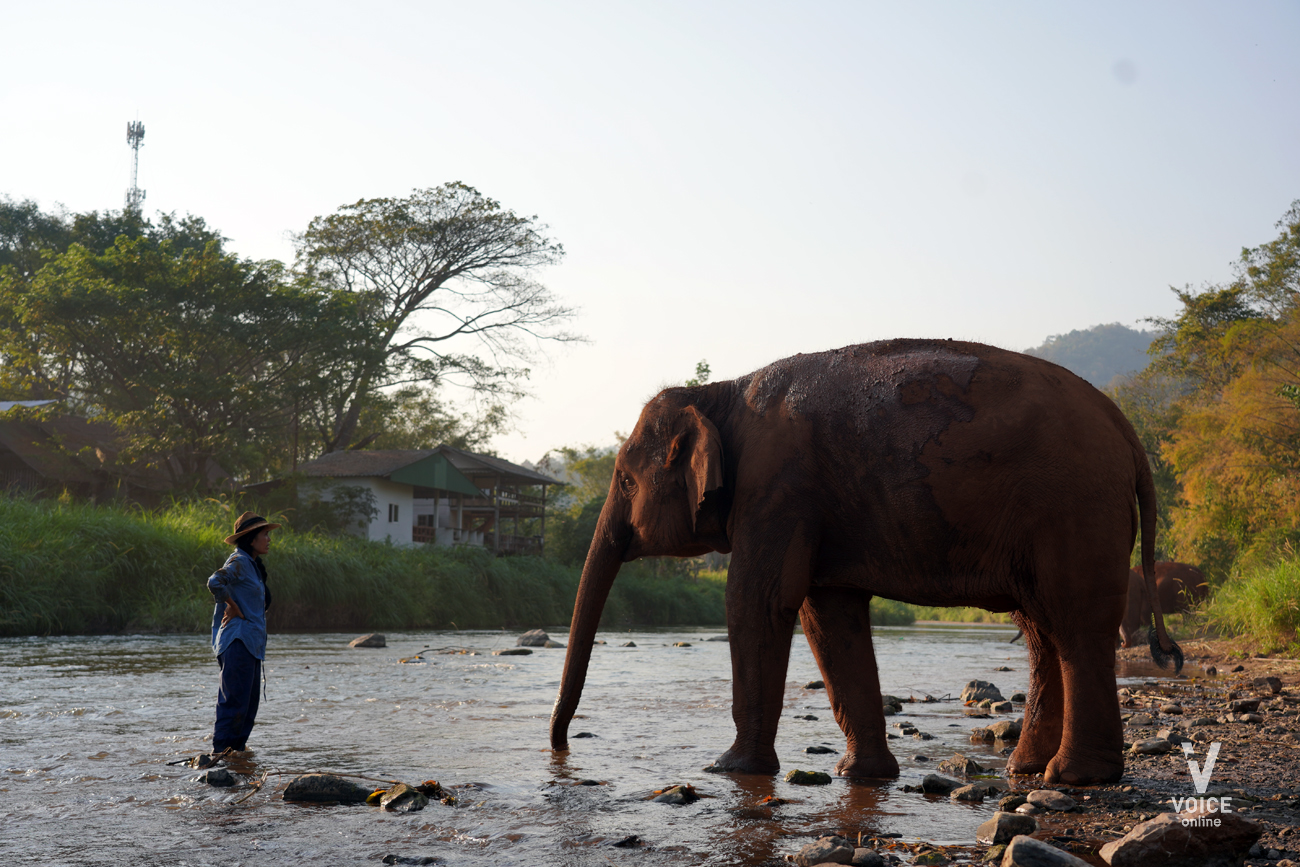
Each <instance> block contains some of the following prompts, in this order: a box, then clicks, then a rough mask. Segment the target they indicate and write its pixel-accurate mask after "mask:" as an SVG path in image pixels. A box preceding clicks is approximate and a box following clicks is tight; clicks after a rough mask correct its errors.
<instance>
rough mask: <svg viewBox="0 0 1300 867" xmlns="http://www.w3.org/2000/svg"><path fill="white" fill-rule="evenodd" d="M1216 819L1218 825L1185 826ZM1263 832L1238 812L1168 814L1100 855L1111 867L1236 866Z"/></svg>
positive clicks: (1106, 847) (1105, 847) (1144, 825)
mask: <svg viewBox="0 0 1300 867" xmlns="http://www.w3.org/2000/svg"><path fill="white" fill-rule="evenodd" d="M1215 819H1218V820H1219V827H1217V828H1216V827H1214V826H1213V825H1186V826H1185V825H1183V822H1184V821H1187V822H1195V821H1198V820H1200V821H1205V820H1209V821H1211V822H1212V821H1214V820H1215ZM1261 833H1262V829H1261V828H1260V826H1259V825H1257V824H1255V823H1254V822H1252V821H1251V820H1250V819H1247V818H1245V817H1244V816H1240V815H1238V814H1236V813H1195V812H1187V813H1178V814H1173V813H1165V814H1163V815H1160V816H1157V817H1155V818H1154V819H1152V820H1151V821H1149V822H1143V823H1142V824H1141V825H1138V826H1137V827H1136V828H1134V829H1133V830H1132V831H1130V832H1128V834H1126V835H1125V836H1124V837H1123V838H1122V839H1120V840H1116V841H1114V842H1113V843H1107V844H1106V845H1105V846H1102V847H1101V853H1100V854H1101V857H1102V859H1103V860H1105V862H1106V863H1107V864H1109V865H1111V867H1145V865H1149V864H1159V865H1161V867H1230V865H1231V867H1235V865H1237V864H1240V863H1241V862H1242V860H1243V859H1244V858H1245V857H1246V856H1247V854H1248V853H1249V852H1250V847H1251V846H1253V845H1254V844H1255V841H1256V840H1258V839H1259V837H1260V834H1261Z"/></svg>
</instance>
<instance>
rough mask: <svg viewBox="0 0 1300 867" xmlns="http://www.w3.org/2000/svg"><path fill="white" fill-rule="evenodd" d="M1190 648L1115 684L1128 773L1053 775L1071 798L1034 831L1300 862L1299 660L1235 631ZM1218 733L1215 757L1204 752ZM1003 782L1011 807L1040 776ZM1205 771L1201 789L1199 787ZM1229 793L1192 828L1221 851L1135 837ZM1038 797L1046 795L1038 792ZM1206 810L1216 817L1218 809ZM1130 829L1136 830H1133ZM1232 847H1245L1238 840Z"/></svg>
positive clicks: (910, 847)
mask: <svg viewBox="0 0 1300 867" xmlns="http://www.w3.org/2000/svg"><path fill="white" fill-rule="evenodd" d="M1183 649H1184V651H1185V653H1186V654H1187V661H1186V665H1185V666H1184V669H1183V674H1182V675H1181V676H1179V677H1176V678H1158V679H1156V678H1153V679H1150V680H1147V681H1146V682H1145V683H1143V684H1142V685H1141V686H1139V687H1129V688H1126V689H1121V690H1120V692H1119V695H1120V703H1121V712H1122V715H1123V717H1124V726H1125V741H1126V742H1127V744H1128V746H1127V749H1128V750H1129V753H1128V755H1127V756H1126V764H1125V773H1124V778H1123V779H1122V780H1120V782H1118V783H1116V784H1113V785H1106V786H1088V787H1069V786H1053V787H1050V788H1051V789H1054V790H1055V791H1057V792H1059V793H1061V794H1064V795H1066V796H1068V797H1069V798H1070V799H1071V800H1072V801H1073V802H1074V806H1073V807H1072V808H1069V809H1067V810H1065V811H1058V810H1055V809H1051V808H1050V807H1049V808H1047V809H1040V810H1037V811H1031V812H1032V813H1033V818H1034V819H1035V820H1036V823H1037V829H1036V830H1035V831H1034V832H1033V835H1032V836H1033V837H1034V838H1036V839H1037V840H1040V841H1043V842H1046V843H1048V844H1050V845H1051V846H1053V847H1055V849H1056V850H1057V851H1061V852H1065V853H1069V854H1071V855H1073V856H1074V857H1075V858H1077V859H1079V860H1080V861H1082V862H1083V863H1087V864H1093V865H1106V864H1110V865H1119V864H1135V865H1136V864H1152V865H1156V864H1174V863H1178V864H1183V863H1186V864H1188V865H1193V864H1206V863H1216V864H1217V863H1222V864H1240V863H1243V861H1244V863H1245V864H1246V865H1247V867H1265V865H1267V867H1273V865H1277V867H1293V865H1296V864H1300V827H1298V826H1300V723H1298V722H1297V713H1298V712H1300V661H1297V660H1292V659H1281V658H1270V657H1264V656H1259V655H1255V654H1250V653H1248V652H1244V651H1242V650H1241V649H1240V648H1237V647H1234V646H1233V645H1232V644H1230V643H1228V642H1206V641H1192V642H1186V643H1184V645H1183ZM1146 654H1147V651H1146V650H1145V649H1141V650H1139V649H1133V650H1126V651H1121V652H1120V657H1121V660H1132V661H1140V660H1142V659H1144V658H1147V657H1146ZM1184 742H1186V743H1187V744H1188V748H1189V749H1190V751H1191V754H1190V755H1188V754H1187V752H1186V751H1185V749H1184V748H1183V743H1184ZM1216 743H1217V744H1218V745H1219V746H1218V749H1217V751H1216V752H1215V759H1214V761H1213V763H1212V767H1211V762H1210V760H1209V756H1210V753H1211V751H1212V750H1214V746H1213V745H1214V744H1216ZM1189 759H1190V760H1191V761H1194V762H1195V763H1196V767H1195V769H1193V768H1191V767H1189ZM1198 778H1199V779H1198ZM997 782H998V783H1001V782H1002V781H997ZM1006 783H1007V791H1006V792H1005V793H1001V792H999V793H998V794H996V795H995V794H994V793H993V792H990V793H989V795H990V797H1001V799H1002V802H1003V803H1005V804H1006V805H1007V806H1006V807H1004V808H1003V809H1009V810H1014V809H1016V808H1017V807H1018V806H1019V804H1018V803H1017V796H1019V797H1023V796H1024V795H1027V794H1029V793H1030V792H1034V791H1042V790H1043V788H1044V787H1043V786H1042V780H1041V777H1038V778H1012V779H1010V780H1007V781H1006ZM1198 783H1199V784H1201V785H1202V788H1203V791H1200V792H1198ZM997 788H1001V787H1000V786H998V787H997ZM1008 796H1009V797H1008ZM931 797H934V795H931ZM1225 798H1226V799H1228V803H1229V809H1230V810H1231V813H1232V817H1233V819H1232V821H1231V822H1228V821H1224V822H1223V823H1222V824H1221V826H1220V827H1218V828H1216V827H1213V826H1212V825H1207V826H1205V827H1193V828H1192V830H1193V831H1194V832H1195V836H1196V838H1197V840H1198V842H1199V841H1202V840H1204V841H1213V840H1214V839H1216V838H1218V839H1220V840H1221V842H1222V844H1223V846H1224V849H1225V850H1226V851H1225V852H1224V860H1222V861H1216V860H1214V859H1215V858H1216V857H1218V856H1215V855H1213V854H1212V853H1202V854H1200V855H1198V856H1191V860H1186V861H1169V860H1161V859H1160V858H1157V857H1156V856H1155V855H1154V854H1153V853H1152V852H1151V851H1149V850H1143V849H1142V846H1144V845H1147V843H1146V842H1144V841H1142V840H1136V841H1135V840H1134V839H1133V838H1134V837H1135V836H1137V837H1140V836H1143V835H1144V834H1145V836H1146V837H1147V838H1150V837H1151V835H1153V834H1157V833H1164V832H1166V831H1167V830H1168V826H1170V825H1180V821H1179V820H1176V819H1174V816H1173V815H1172V814H1175V813H1181V812H1183V811H1185V810H1187V809H1188V808H1189V807H1192V808H1201V809H1203V808H1204V807H1205V806H1206V801H1209V805H1210V806H1211V807H1214V808H1216V809H1217V808H1218V807H1219V805H1220V804H1221V803H1222V801H1223V799H1225ZM1189 799H1195V800H1194V801H1190V800H1189ZM1032 800H1034V801H1044V802H1045V799H1044V798H1043V796H1037V797H1036V798H1034V799H1032ZM998 815H1002V814H1001V813H1000V814H998ZM1017 815H1019V814H1017ZM1200 815H1202V816H1205V817H1208V818H1209V819H1211V821H1212V819H1213V816H1214V814H1212V813H1201V814H1200ZM1162 817H1163V818H1162ZM1237 819H1247V820H1249V822H1251V823H1254V825H1255V826H1257V830H1258V832H1259V836H1258V839H1257V840H1256V841H1255V842H1253V843H1252V842H1249V840H1247V843H1245V844H1243V843H1242V842H1241V840H1242V837H1241V836H1240V835H1241V832H1242V830H1243V828H1246V829H1247V831H1248V836H1249V837H1253V836H1254V831H1255V830H1256V828H1252V827H1250V826H1244V825H1243V824H1242V823H1240V822H1238V821H1237ZM1171 820H1172V821H1171ZM1134 829H1138V831H1139V834H1137V835H1135V834H1133V833H1132V832H1134ZM1234 835H1236V836H1234ZM1230 838H1231V839H1230ZM1119 841H1126V842H1125V843H1123V844H1121V847H1120V848H1125V847H1127V849H1128V852H1127V853H1126V854H1119V853H1118V852H1117V849H1116V847H1115V846H1114V845H1110V844H1115V843H1117V842H1119ZM862 845H864V846H871V847H873V848H874V849H875V851H876V852H878V853H880V854H881V855H884V856H885V860H886V861H888V860H890V858H889V856H890V855H891V854H892V855H894V856H896V857H897V858H898V860H899V861H901V862H904V863H908V862H910V863H915V864H948V863H951V864H970V863H981V862H992V863H995V864H1003V865H1008V864H1018V863H1021V862H1020V861H1019V860H1003V859H1004V858H1008V859H1014V858H1015V857H1016V856H1015V853H1014V852H1013V853H1011V854H1010V855H1008V854H1007V853H1006V852H1005V851H1004V849H1003V847H1002V846H1000V845H999V846H994V845H991V844H990V845H978V846H975V847H934V846H927V845H926V844H924V843H919V844H918V843H903V842H901V841H891V840H866V841H862ZM1234 847H1239V851H1232V850H1233V848H1234ZM1025 851H1026V856H1028V857H1031V858H1032V859H1038V860H1029V861H1025V862H1024V863H1035V864H1046V863H1062V864H1065V863H1079V862H1078V861H1075V862H1071V861H1069V860H1068V859H1062V860H1061V861H1060V862H1052V861H1043V860H1041V859H1042V857H1043V852H1042V851H1041V849H1035V850H1034V852H1033V853H1030V852H1029V851H1028V850H1025ZM1198 859H1199V860H1198Z"/></svg>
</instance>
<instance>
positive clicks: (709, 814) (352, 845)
mask: <svg viewBox="0 0 1300 867" xmlns="http://www.w3.org/2000/svg"><path fill="white" fill-rule="evenodd" d="M1014 634H1015V631H1014V629H1011V628H1003V627H989V626H973V625H917V626H912V627H885V628H878V629H876V630H875V644H876V654H877V657H878V660H879V664H880V679H881V686H882V689H883V690H884V691H885V692H886V693H891V694H894V695H898V696H900V697H903V698H907V697H909V696H915V697H917V698H918V699H919V698H922V697H923V696H925V695H927V694H929V695H932V696H934V697H936V698H943V697H945V696H949V697H952V698H955V697H956V696H957V694H959V693H960V691H961V688H962V686H963V685H964V684H965V683H966V682H967V681H969V680H974V679H980V680H989V681H992V682H993V683H995V684H996V685H997V686H998V687H1000V688H1001V690H1002V691H1003V693H1004V694H1006V695H1008V696H1009V695H1010V694H1011V693H1012V692H1015V691H1020V690H1024V689H1025V688H1026V687H1027V686H1028V674H1027V666H1026V659H1025V651H1024V648H1023V645H1022V644H1019V643H1017V644H1008V639H1010V638H1011V637H1012V636H1013V635H1014ZM551 635H552V637H553V638H554V639H556V640H558V641H564V640H565V635H564V633H563V631H561V630H555V631H552V632H551ZM717 635H718V630H717V629H694V628H682V629H664V630H653V631H650V630H632V631H623V632H613V631H610V632H602V633H601V634H600V635H599V636H598V638H600V639H603V640H605V641H606V642H607V643H606V644H605V645H602V646H598V647H597V648H595V652H594V653H593V657H592V663H591V668H590V673H589V675H588V679H587V685H586V689H585V690H584V692H583V697H582V703H581V705H580V706H579V708H578V718H577V719H575V720H574V723H573V725H572V727H571V728H570V735H571V739H570V746H571V747H572V749H571V752H570V753H569V754H568V755H567V756H556V755H553V754H552V753H551V751H550V750H549V749H548V748H547V720H548V717H549V715H550V710H551V704H552V702H553V701H554V699H555V693H556V689H557V686H558V683H559V676H560V671H561V668H562V666H563V663H564V651H563V650H558V649H540V648H538V649H536V650H535V652H534V653H533V654H532V655H531V656H493V655H491V652H492V650H494V649H500V648H503V647H511V646H514V644H515V638H516V635H515V633H504V632H466V631H462V632H405V633H389V634H388V647H387V648H384V649H372V650H361V649H352V648H350V647H348V645H347V642H348V640H349V639H350V638H352V637H353V636H352V635H340V634H305V635H283V634H280V635H272V636H271V639H270V643H269V647H268V651H267V652H268V664H267V675H268V677H267V700H266V701H264V702H263V704H262V710H261V713H260V715H259V718H258V723H257V727H256V729H255V730H254V732H253V736H252V738H251V739H250V741H249V747H250V748H251V749H252V750H254V752H255V756H254V758H253V759H252V761H251V763H250V764H249V765H248V766H246V767H244V768H243V769H244V770H246V771H248V772H250V774H255V775H256V776H257V777H260V776H261V775H262V774H263V773H265V772H268V771H271V772H289V773H287V774H284V775H281V774H279V773H274V774H272V775H271V776H269V777H267V782H266V784H265V786H264V787H263V788H262V790H260V791H258V792H256V793H253V794H252V795H251V797H250V796H249V794H250V789H249V787H248V786H247V785H244V786H240V787H237V788H234V789H216V788H211V787H208V786H207V785H205V784H202V783H199V782H195V781H194V777H195V776H196V774H197V772H196V771H194V770H191V769H188V768H186V767H183V766H178V765H170V764H168V763H169V762H171V761H175V760H178V759H181V758H184V757H185V756H192V755H194V754H196V753H199V752H203V751H205V750H206V748H207V745H208V741H207V740H205V738H210V736H211V729H212V716H213V711H212V706H213V700H214V697H215V694H216V674H217V671H216V664H215V662H214V661H213V659H212V657H211V654H210V651H209V649H208V647H207V643H206V641H205V639H204V637H202V636H192V635H186V636H176V635H135V636H84V637H83V636H78V637H51V638H10V639H0V766H2V770H0V823H2V824H0V828H3V833H2V834H0V859H2V860H3V861H4V862H5V863H24V862H35V863H43V864H76V865H92V864H105V865H108V864H112V865H117V864H130V865H133V867H135V865H155V864H156V865H261V864H275V865H313V867H318V865H350V864H371V865H373V864H379V863H381V859H383V858H384V857H385V856H387V855H390V854H392V855H398V856H402V857H405V858H416V859H418V858H421V857H429V856H432V857H437V858H441V859H443V860H444V861H445V863H447V864H469V865H479V864H482V865H488V864H491V865H504V864H520V865H539V864H575V865H609V864H628V865H667V864H673V865H681V864H702V865H704V864H708V865H713V864H719V865H721V864H753V865H758V864H767V863H772V862H775V861H779V860H781V859H782V858H783V857H784V856H785V855H787V854H792V853H795V852H797V851H798V850H799V848H800V847H801V846H803V845H804V844H805V843H807V842H810V841H811V839H813V838H815V837H816V836H818V835H820V834H822V833H842V834H845V835H849V836H853V837H856V836H857V834H858V833H859V832H862V833H864V834H865V835H872V834H899V835H902V836H903V838H905V839H917V838H921V839H925V840H928V841H932V842H939V843H962V842H965V843H969V842H972V841H973V839H974V833H975V828H976V826H978V825H979V824H980V822H982V821H984V820H985V819H986V818H988V817H989V816H990V815H992V813H993V811H994V808H995V805H994V804H993V803H992V802H990V803H988V804H984V805H972V804H964V803H960V804H959V803H951V802H949V801H948V800H947V799H934V798H928V797H923V796H921V795H917V794H910V793H905V792H903V791H902V786H903V785H904V784H906V783H913V784H915V783H917V782H919V781H920V779H921V777H922V776H923V775H924V774H925V773H927V772H930V771H931V769H932V768H933V766H934V765H935V764H937V762H938V761H939V760H941V759H943V758H946V757H948V756H951V755H952V754H953V753H954V752H962V753H965V754H967V755H969V756H971V757H972V758H975V759H976V760H977V761H980V762H981V763H983V764H986V765H991V766H994V767H1000V766H1001V765H1002V764H1003V763H1004V762H1005V759H1004V758H1003V757H1002V756H999V755H997V754H995V753H994V752H992V747H991V745H986V746H980V745H972V744H971V743H970V741H969V738H968V732H969V729H970V728H971V727H972V726H974V725H979V724H981V723H982V722H983V724H987V722H984V721H979V720H971V719H968V718H966V717H965V716H964V715H963V714H962V711H961V706H960V702H957V701H940V702H936V703H928V704H923V703H919V702H918V703H916V704H908V705H906V708H905V714H904V715H902V716H899V717H892V718H891V719H890V722H895V721H901V720H906V721H908V722H911V723H913V724H914V725H915V726H916V727H917V728H919V729H920V730H921V731H922V732H925V733H927V734H930V735H932V736H933V740H925V741H921V740H915V739H913V738H911V737H903V738H900V739H897V740H891V741H890V745H891V747H892V749H893V750H894V753H895V755H896V756H897V757H898V760H899V764H900V765H901V766H902V776H901V777H900V778H899V779H898V780H897V781H890V782H886V783H875V784H868V783H855V782H849V781H846V780H842V779H836V780H835V781H834V782H833V783H832V784H831V785H829V786H821V787H802V786H795V785H791V784H788V783H786V782H784V780H783V779H781V777H776V778H770V777H750V776H742V775H734V776H733V775H714V774H707V773H704V772H703V771H702V768H703V767H704V766H705V765H707V764H709V763H710V762H711V761H712V760H713V759H714V758H715V757H716V756H717V755H718V754H719V753H721V752H722V751H723V750H725V749H726V748H727V747H728V746H729V745H730V743H731V739H732V736H733V733H734V729H733V727H732V722H731V713H730V695H731V678H730V656H729V652H728V645H727V644H726V643H725V642H723V641H708V640H707V639H708V638H710V637H713V636H717ZM626 641H633V642H635V644H636V647H622V646H620V645H621V644H623V643H624V642H626ZM679 641H684V642H688V643H689V644H690V646H689V647H675V646H673V644H674V643H675V642H679ZM426 647H431V648H436V649H457V650H466V651H471V652H468V653H442V654H440V653H436V652H426V653H425V654H424V656H423V658H424V660H425V661H423V662H415V663H409V662H408V663H402V662H400V661H399V660H400V659H401V658H404V657H410V656H413V655H415V654H416V653H417V652H418V651H420V650H421V649H422V648H426ZM1002 666H1005V667H1007V668H1009V669H1011V670H1010V671H997V670H996V669H997V668H999V667H1002ZM1137 676H1138V677H1140V676H1141V672H1138V673H1137ZM818 677H820V674H819V673H818V671H817V666H816V664H815V662H814V661H813V658H812V654H811V652H810V651H809V649H808V645H807V642H806V641H805V640H804V638H803V636H802V635H796V636H795V639H794V644H793V648H792V652H791V661H790V668H789V674H788V677H787V683H786V693H785V709H784V711H783V715H782V723H781V728H780V731H779V733H778V736H777V743H776V747H777V752H778V755H779V756H780V759H781V764H782V773H783V774H784V772H785V771H788V770H790V769H793V768H802V769H805V770H824V771H829V770H830V769H831V768H832V767H833V766H834V764H835V762H836V760H837V759H838V753H837V754H828V755H810V754H807V753H805V752H804V750H805V748H806V747H809V746H813V745H828V746H831V747H833V748H834V749H836V750H837V751H842V750H843V748H844V740H843V735H842V734H841V733H840V731H839V729H838V727H837V726H836V725H835V721H834V719H833V718H832V716H831V713H830V706H829V703H828V702H827V700H826V694H825V691H824V690H811V689H805V688H804V684H805V683H806V682H808V681H811V680H813V679H816V678H818ZM1122 682H1123V681H1122ZM806 716H813V717H816V719H815V720H809V719H799V718H797V717H806ZM578 732H591V733H592V734H594V735H595V737H591V738H573V737H572V735H573V734H575V733H578ZM919 756H925V757H927V759H928V761H927V760H923V759H920V758H918V757H919ZM313 770H324V771H336V772H340V773H345V774H358V775H365V776H370V777H380V778H386V779H398V780H402V781H405V782H408V783H411V784H417V783H420V782H423V781H425V780H430V779H436V780H438V781H440V782H441V783H442V784H443V785H444V786H447V787H456V788H455V791H456V793H457V797H458V798H459V804H458V805H457V806H454V807H451V806H444V805H442V804H439V803H436V802H435V803H432V804H430V806H429V807H428V808H427V809H425V810H423V811H421V812H416V813H411V814H387V813H383V812H381V811H379V810H378V809H377V808H373V807H365V806H352V807H346V806H304V805H300V804H294V803H287V802H285V801H284V800H282V799H281V798H280V791H281V790H282V789H283V787H284V785H285V784H287V783H288V781H289V780H290V779H291V778H292V774H293V773H296V772H305V771H313ZM251 778H253V777H250V779H251ZM579 780H597V781H599V782H600V783H601V785H598V786H591V785H575V783H576V782H577V781H579ZM675 783H689V784H691V785H693V786H695V787H696V789H697V790H698V791H699V793H700V794H701V795H702V796H703V798H702V799H701V800H700V801H698V802H696V803H694V804H690V805H687V806H670V805H665V804H660V803H654V802H652V801H650V800H648V798H649V797H650V796H651V795H652V793H653V792H654V791H655V790H656V789H661V788H663V787H665V786H666V785H670V784H675ZM769 795H775V796H776V797H778V798H781V799H784V800H786V801H788V803H786V804H784V805H781V806H778V807H775V808H773V807H768V806H761V805H760V804H759V802H760V801H762V799H763V798H765V797H767V796H769ZM630 835H636V836H637V837H638V838H639V839H640V841H641V842H642V845H641V846H639V847H636V848H615V847H613V846H612V843H613V842H615V841H619V840H622V839H624V838H626V837H628V836H630Z"/></svg>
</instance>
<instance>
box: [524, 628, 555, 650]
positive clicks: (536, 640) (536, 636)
mask: <svg viewBox="0 0 1300 867" xmlns="http://www.w3.org/2000/svg"><path fill="white" fill-rule="evenodd" d="M550 640H551V636H549V635H547V634H546V630H545V629H530V630H528V631H527V632H525V633H524V634H523V635H521V636H519V637H518V638H517V639H515V647H545V646H546V642H548V641H550Z"/></svg>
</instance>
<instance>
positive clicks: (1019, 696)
mask: <svg viewBox="0 0 1300 867" xmlns="http://www.w3.org/2000/svg"><path fill="white" fill-rule="evenodd" d="M1011 700H1012V701H1014V702H1015V703H1016V704H1024V703H1025V702H1027V701H1029V696H1027V695H1025V694H1024V693H1023V692H1013V693H1011Z"/></svg>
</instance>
